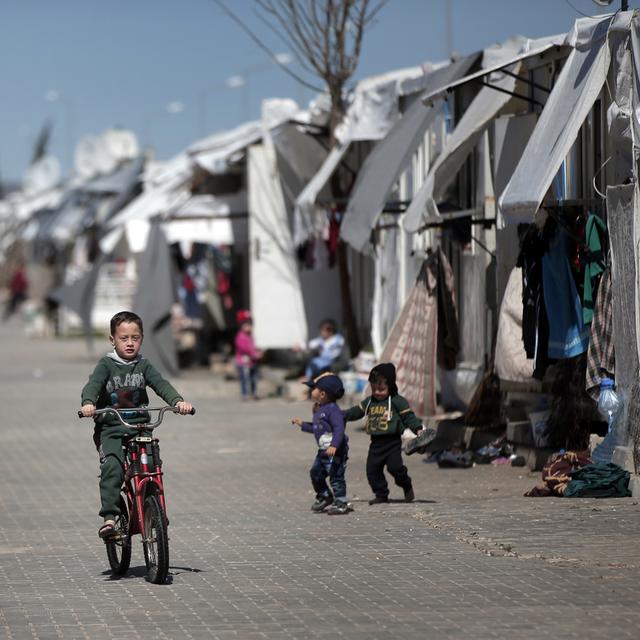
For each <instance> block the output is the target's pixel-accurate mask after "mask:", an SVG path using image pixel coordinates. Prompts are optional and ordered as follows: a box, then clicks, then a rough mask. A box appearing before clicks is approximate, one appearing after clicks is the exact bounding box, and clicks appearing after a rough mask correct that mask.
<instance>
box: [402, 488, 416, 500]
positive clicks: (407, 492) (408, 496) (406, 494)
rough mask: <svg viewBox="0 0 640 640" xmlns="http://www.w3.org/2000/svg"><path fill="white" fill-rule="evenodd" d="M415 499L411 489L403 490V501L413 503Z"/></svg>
mask: <svg viewBox="0 0 640 640" xmlns="http://www.w3.org/2000/svg"><path fill="white" fill-rule="evenodd" d="M415 499H416V494H415V493H413V487H409V488H408V489H405V490H404V501H405V502H413V501H414V500H415Z"/></svg>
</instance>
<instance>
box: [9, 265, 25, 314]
mask: <svg viewBox="0 0 640 640" xmlns="http://www.w3.org/2000/svg"><path fill="white" fill-rule="evenodd" d="M28 288H29V282H28V280H27V274H26V273H25V269H24V264H23V263H22V262H19V263H18V264H17V265H16V267H15V269H14V270H13V273H12V274H11V278H10V280H9V299H8V300H7V305H6V307H5V309H4V319H5V320H8V319H9V318H10V317H11V316H12V315H13V314H14V313H15V312H16V311H17V310H18V307H19V306H20V305H21V304H22V303H23V302H24V301H25V300H26V299H27V289H28Z"/></svg>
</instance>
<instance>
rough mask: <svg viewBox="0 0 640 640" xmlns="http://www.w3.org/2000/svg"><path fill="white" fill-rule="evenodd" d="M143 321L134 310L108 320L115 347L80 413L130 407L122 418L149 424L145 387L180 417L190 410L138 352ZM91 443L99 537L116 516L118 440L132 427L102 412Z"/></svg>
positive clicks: (89, 388)
mask: <svg viewBox="0 0 640 640" xmlns="http://www.w3.org/2000/svg"><path fill="white" fill-rule="evenodd" d="M142 339H143V328H142V319H141V318H140V317H139V316H138V315H136V314H135V313H131V312H129V311H121V312H119V313H116V315H115V316H113V318H111V323H110V335H109V340H110V342H111V344H112V346H113V351H112V352H110V353H108V354H107V355H106V356H104V357H102V358H101V359H100V360H99V361H98V364H97V365H96V367H95V369H94V371H93V373H92V374H91V375H90V376H89V382H87V384H86V385H85V386H84V388H83V389H82V394H81V404H82V415H84V416H85V417H90V416H93V415H94V414H95V411H96V409H104V408H108V407H112V408H114V409H129V408H131V409H132V411H131V415H127V417H126V420H127V422H129V423H131V424H143V423H146V422H149V414H148V413H147V412H146V411H136V410H137V409H144V408H145V407H147V406H148V404H149V397H148V396H147V391H146V387H147V386H149V387H151V388H152V389H153V390H154V391H155V392H156V394H158V396H160V397H161V398H162V399H163V400H164V401H165V402H166V403H167V404H169V405H171V406H175V407H176V408H177V409H178V410H179V411H180V413H181V414H182V415H186V414H187V413H189V412H190V411H191V409H192V406H191V404H190V403H188V402H185V401H184V399H183V398H182V396H181V395H180V394H179V393H178V392H177V391H176V390H175V389H174V387H173V386H172V385H171V384H170V383H169V382H168V381H167V380H165V379H164V378H163V377H162V375H160V373H159V372H158V370H157V369H155V367H154V366H153V365H152V364H151V363H150V362H149V361H148V360H146V359H145V358H143V357H142V355H141V354H140V347H141V346H142ZM94 420H95V429H94V434H93V441H94V443H95V445H96V448H97V449H98V452H99V456H100V501H101V505H102V506H101V509H100V515H101V516H102V517H103V518H104V523H103V525H102V526H101V527H100V529H99V530H98V535H99V536H100V537H101V538H108V537H109V536H110V535H112V534H113V532H114V527H115V518H116V516H118V515H119V514H120V506H119V505H120V486H121V485H122V480H123V478H124V467H123V463H124V457H123V451H122V438H123V437H124V436H128V435H133V434H134V433H135V431H134V430H132V429H129V428H127V427H124V426H123V425H122V424H121V423H120V421H119V420H118V418H117V416H114V415H111V414H105V415H101V416H98V417H95V418H94Z"/></svg>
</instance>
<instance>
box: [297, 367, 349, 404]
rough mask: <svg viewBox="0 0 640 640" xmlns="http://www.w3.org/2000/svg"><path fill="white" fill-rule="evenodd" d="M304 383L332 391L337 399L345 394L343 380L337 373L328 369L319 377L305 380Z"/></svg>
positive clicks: (312, 387)
mask: <svg viewBox="0 0 640 640" xmlns="http://www.w3.org/2000/svg"><path fill="white" fill-rule="evenodd" d="M304 384H306V385H307V387H310V388H311V389H315V388H316V387H317V388H318V389H322V391H326V392H327V393H330V394H331V395H332V396H333V397H334V398H335V399H336V400H337V399H338V398H342V396H343V395H344V387H343V386H342V380H340V378H339V377H338V376H337V375H336V374H335V373H331V372H329V371H327V372H326V373H321V374H320V375H319V376H318V377H317V378H314V379H313V380H305V382H304Z"/></svg>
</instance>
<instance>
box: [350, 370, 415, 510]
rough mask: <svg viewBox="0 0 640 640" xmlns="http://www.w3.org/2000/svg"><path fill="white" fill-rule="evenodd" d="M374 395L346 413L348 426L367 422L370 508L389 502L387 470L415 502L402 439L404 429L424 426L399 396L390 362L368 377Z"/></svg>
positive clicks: (372, 371)
mask: <svg viewBox="0 0 640 640" xmlns="http://www.w3.org/2000/svg"><path fill="white" fill-rule="evenodd" d="M369 383H370V384H371V395H370V396H369V397H368V398H365V399H364V400H363V401H362V402H361V403H360V404H357V405H356V406H355V407H351V408H350V409H347V410H346V411H345V412H344V419H345V422H349V421H351V420H360V418H365V419H366V422H365V431H366V432H367V433H368V434H369V436H370V437H371V443H370V445H369V453H368V455H367V480H368V481H369V485H370V486H371V489H372V491H373V493H374V497H373V499H371V500H369V504H381V503H383V502H389V486H388V484H387V480H386V478H385V477H384V468H385V467H387V471H388V472H389V473H390V474H391V475H392V476H393V479H394V480H395V483H396V484H397V485H398V486H399V487H401V488H402V490H403V491H404V499H405V502H413V500H414V499H415V495H414V493H413V483H412V482H411V478H410V477H409V473H408V472H407V467H405V466H404V463H403V461H402V440H401V435H402V432H403V431H404V430H405V429H407V428H408V429H410V430H411V431H413V432H414V433H416V434H418V433H421V432H422V430H423V429H424V427H423V425H422V422H421V421H420V420H419V419H418V417H417V416H416V414H415V413H413V411H412V410H411V407H410V406H409V403H408V402H407V400H406V398H403V397H402V396H401V395H400V394H399V393H398V386H397V385H396V368H395V366H394V365H393V364H392V363H391V362H385V363H382V364H379V365H377V366H375V367H374V368H373V369H371V372H370V373H369Z"/></svg>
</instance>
